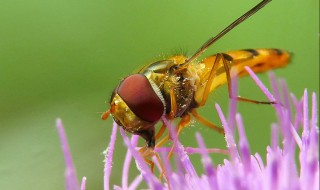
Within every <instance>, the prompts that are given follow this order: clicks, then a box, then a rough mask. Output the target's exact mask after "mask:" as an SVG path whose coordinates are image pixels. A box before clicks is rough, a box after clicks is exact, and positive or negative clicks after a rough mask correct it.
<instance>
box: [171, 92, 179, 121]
mask: <svg viewBox="0 0 320 190" xmlns="http://www.w3.org/2000/svg"><path fill="white" fill-rule="evenodd" d="M170 102H171V110H170V114H169V119H171V120H172V119H174V117H175V115H176V112H177V102H176V97H175V95H174V90H173V88H171V89H170Z"/></svg>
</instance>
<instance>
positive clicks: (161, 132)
mask: <svg viewBox="0 0 320 190" xmlns="http://www.w3.org/2000/svg"><path fill="white" fill-rule="evenodd" d="M165 130H166V125H165V124H164V123H163V124H162V126H161V128H160V129H159V131H158V133H157V134H156V137H155V139H156V140H158V139H159V138H160V137H161V136H162V135H163V133H164V131H165Z"/></svg>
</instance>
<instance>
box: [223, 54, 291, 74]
mask: <svg viewBox="0 0 320 190" xmlns="http://www.w3.org/2000/svg"><path fill="white" fill-rule="evenodd" d="M225 55H228V56H229V57H230V58H232V59H231V61H232V64H231V68H232V69H233V70H235V72H236V73H238V75H239V76H244V75H246V74H247V72H246V70H245V69H244V67H245V66H248V67H250V68H251V69H252V70H253V71H254V72H255V73H260V72H266V71H268V70H271V69H276V68H280V67H285V66H286V65H287V64H288V62H289V60H290V54H289V52H287V51H284V50H280V49H245V50H239V51H230V52H227V53H225Z"/></svg>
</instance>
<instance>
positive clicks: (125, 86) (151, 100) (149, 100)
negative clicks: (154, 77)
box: [117, 74, 164, 122]
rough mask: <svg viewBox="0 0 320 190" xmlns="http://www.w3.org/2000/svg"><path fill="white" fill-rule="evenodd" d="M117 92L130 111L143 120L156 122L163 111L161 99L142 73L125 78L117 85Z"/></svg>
mask: <svg viewBox="0 0 320 190" xmlns="http://www.w3.org/2000/svg"><path fill="white" fill-rule="evenodd" d="M117 93H118V94H119V96H120V97H121V98H122V99H123V100H124V102H125V103H126V104H127V105H128V106H129V108H130V109H131V111H132V112H133V113H134V114H136V115H137V116H138V117H139V118H141V119H143V120H144V121H148V122H156V121H158V120H159V119H160V117H161V116H162V114H163V112H164V106H163V103H162V101H161V99H160V98H159V97H158V95H157V94H156V93H155V91H154V90H153V88H152V86H151V84H150V82H149V80H148V79H147V77H146V76H144V75H142V74H134V75H130V76H129V77H127V78H125V79H124V80H123V81H122V83H121V84H120V85H119V87H118V91H117Z"/></svg>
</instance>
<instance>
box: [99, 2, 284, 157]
mask: <svg viewBox="0 0 320 190" xmlns="http://www.w3.org/2000/svg"><path fill="white" fill-rule="evenodd" d="M270 1H271V0H263V1H261V2H260V3H259V4H257V5H256V6H255V7H253V8H252V9H251V10H249V11H248V12H246V13H245V14H244V15H242V16H241V17H239V18H238V19H237V20H235V21H234V22H233V23H231V24H230V25H229V26H228V27H226V28H225V29H224V30H222V31H221V32H220V33H219V34H218V35H216V36H215V37H212V38H210V39H209V40H208V41H207V42H205V43H204V44H203V45H202V46H201V47H200V48H199V50H197V51H196V52H195V53H194V54H193V55H192V56H191V57H186V56H184V55H176V56H172V57H168V58H167V59H164V60H160V61H157V62H154V63H151V64H148V65H146V66H144V67H143V68H142V69H141V70H140V71H139V72H138V73H136V74H133V75H130V76H128V77H126V78H124V79H123V80H122V81H121V82H120V84H119V85H118V86H117V87H116V88H115V90H114V91H113V93H112V95H111V99H110V109H109V110H108V111H106V112H104V113H103V114H102V119H107V117H108V115H109V114H110V113H111V115H112V117H113V119H114V121H115V122H116V123H117V124H118V125H119V126H121V127H122V128H123V129H124V130H125V131H127V132H129V133H133V134H137V135H139V136H141V137H142V138H144V139H145V140H146V147H145V150H147V149H148V150H151V151H152V150H153V149H154V148H155V146H156V143H155V141H156V140H157V139H158V138H159V137H160V136H161V135H162V134H163V132H164V130H165V125H164V124H163V125H162V127H161V128H160V129H159V132H158V133H157V134H156V133H155V127H154V126H155V124H156V123H158V122H159V121H161V118H162V117H163V116H165V117H167V118H170V119H174V118H178V117H180V118H182V119H181V121H180V123H179V124H178V126H177V127H178V133H179V132H180V131H181V129H182V128H183V127H184V126H186V125H188V123H189V122H190V115H193V116H194V118H195V119H197V120H199V121H200V122H202V123H204V124H205V125H207V126H209V127H210V128H213V129H214V130H216V131H218V132H220V133H224V131H223V129H222V128H221V127H217V126H216V125H214V124H212V123H211V122H209V121H207V120H206V119H204V118H202V117H201V116H199V115H198V113H197V112H196V109H197V108H199V107H201V106H203V105H204V104H205V103H206V100H207V98H208V95H209V93H210V92H211V91H213V90H215V89H216V88H217V87H219V86H221V85H223V84H225V83H227V84H228V87H229V88H228V89H229V96H231V95H230V94H231V92H230V91H231V76H230V73H231V70H233V71H235V73H236V74H237V75H238V76H240V77H241V76H245V75H247V74H248V73H247V72H246V70H245V69H244V67H245V66H248V67H250V68H251V69H252V70H253V71H254V72H265V71H268V70H271V69H275V68H279V67H284V66H286V64H287V63H288V62H289V59H290V55H289V53H288V52H286V51H284V50H280V49H244V50H238V51H230V52H226V53H218V54H215V55H212V56H209V57H207V58H205V59H203V60H202V61H196V59H197V58H198V57H199V56H200V55H201V54H202V53H203V52H204V51H205V50H206V49H207V48H208V47H209V46H211V45H212V44H213V43H214V42H216V41H217V40H218V39H220V38H221V37H222V36H224V35H225V34H227V33H228V32H229V31H230V30H232V29H233V28H234V27H236V26H237V25H238V24H240V23H242V22H243V21H244V20H246V19H247V18H249V17H250V16H252V15H253V14H254V13H256V12H257V11H258V10H260V9H261V8H262V7H264V6H265V5H266V4H267V3H269V2H270ZM230 98H237V99H238V100H240V101H247V102H252V103H261V104H273V103H275V102H261V101H256V100H251V99H247V98H241V97H230ZM167 140H169V137H168V136H167V138H166V139H162V140H161V141H160V142H159V143H158V144H157V146H159V145H161V144H163V143H164V142H166V141H167Z"/></svg>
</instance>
